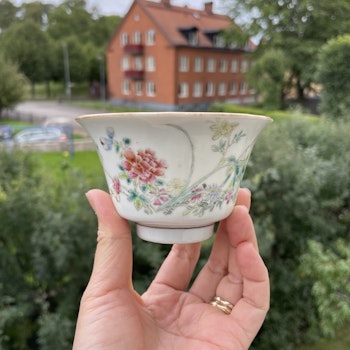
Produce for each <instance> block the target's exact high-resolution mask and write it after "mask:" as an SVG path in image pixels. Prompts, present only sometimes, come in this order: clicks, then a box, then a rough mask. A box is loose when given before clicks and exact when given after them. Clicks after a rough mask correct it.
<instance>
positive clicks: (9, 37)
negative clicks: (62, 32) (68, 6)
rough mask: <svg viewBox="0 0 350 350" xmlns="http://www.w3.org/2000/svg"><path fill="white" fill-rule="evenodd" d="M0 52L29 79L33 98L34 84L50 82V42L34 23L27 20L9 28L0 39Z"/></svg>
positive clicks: (51, 51) (51, 52)
mask: <svg viewBox="0 0 350 350" xmlns="http://www.w3.org/2000/svg"><path fill="white" fill-rule="evenodd" d="M0 50H1V51H2V52H3V54H4V56H5V57H6V58H7V59H9V60H11V61H12V62H14V63H16V64H17V65H18V68H19V70H20V71H21V72H22V73H23V74H25V76H26V77H27V78H28V79H29V81H30V83H31V86H32V96H33V97H34V95H35V84H36V83H38V82H44V81H48V80H50V78H51V70H52V62H53V61H52V54H53V50H52V42H51V40H50V38H49V37H48V35H47V34H46V33H45V32H43V31H42V30H41V28H40V26H39V25H38V24H36V23H35V22H33V21H31V20H29V21H24V22H20V23H15V24H13V25H12V26H11V27H9V28H8V29H7V30H6V31H5V32H4V33H3V34H2V35H1V37H0Z"/></svg>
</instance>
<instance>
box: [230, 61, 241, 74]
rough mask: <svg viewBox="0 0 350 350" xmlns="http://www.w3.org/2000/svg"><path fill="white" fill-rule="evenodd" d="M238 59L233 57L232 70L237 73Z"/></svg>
mask: <svg viewBox="0 0 350 350" xmlns="http://www.w3.org/2000/svg"><path fill="white" fill-rule="evenodd" d="M238 66H239V64H238V59H237V58H233V59H232V60H231V72H232V73H237V72H238Z"/></svg>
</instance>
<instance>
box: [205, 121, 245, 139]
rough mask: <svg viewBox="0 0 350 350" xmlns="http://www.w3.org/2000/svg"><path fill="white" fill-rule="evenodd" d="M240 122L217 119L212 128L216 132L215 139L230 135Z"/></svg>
mask: <svg viewBox="0 0 350 350" xmlns="http://www.w3.org/2000/svg"><path fill="white" fill-rule="evenodd" d="M238 125H239V124H238V123H230V122H228V121H227V120H217V121H216V122H215V123H214V124H213V125H212V126H211V127H210V129H211V130H212V131H213V132H214V135H213V137H212V139H213V141H216V140H218V139H219V138H220V137H222V136H224V137H229V136H230V135H231V134H232V131H233V130H234V129H235V128H236V127H237V126H238Z"/></svg>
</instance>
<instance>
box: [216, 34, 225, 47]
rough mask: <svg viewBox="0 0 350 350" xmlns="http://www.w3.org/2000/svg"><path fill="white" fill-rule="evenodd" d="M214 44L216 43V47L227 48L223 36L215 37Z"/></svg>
mask: <svg viewBox="0 0 350 350" xmlns="http://www.w3.org/2000/svg"><path fill="white" fill-rule="evenodd" d="M213 43H214V46H215V47H225V46H226V43H225V39H224V38H223V37H222V36H220V35H219V34H218V35H215V36H214V38H213Z"/></svg>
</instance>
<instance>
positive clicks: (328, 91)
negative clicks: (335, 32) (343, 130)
mask: <svg viewBox="0 0 350 350" xmlns="http://www.w3.org/2000/svg"><path fill="white" fill-rule="evenodd" d="M318 62H319V64H318V70H317V74H318V81H319V83H321V84H322V86H323V92H322V103H321V110H322V112H324V114H325V115H327V116H329V117H333V118H341V117H346V118H348V119H349V118H350V70H349V62H350V34H347V35H343V36H339V37H337V38H334V39H331V40H330V41H329V42H328V43H327V44H325V45H324V46H323V47H322V49H321V52H320V54H319V60H318Z"/></svg>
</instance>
